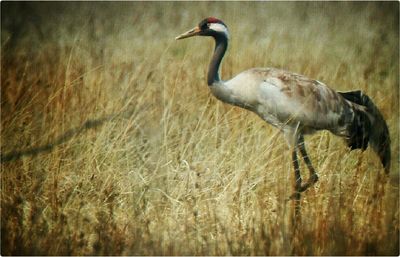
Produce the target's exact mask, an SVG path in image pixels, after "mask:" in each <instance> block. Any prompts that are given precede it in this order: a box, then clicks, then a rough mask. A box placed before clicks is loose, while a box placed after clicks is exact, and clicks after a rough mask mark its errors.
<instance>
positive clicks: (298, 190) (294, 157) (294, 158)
mask: <svg viewBox="0 0 400 257" xmlns="http://www.w3.org/2000/svg"><path fill="white" fill-rule="evenodd" d="M296 148H297V147H293V150H292V161H293V168H294V179H295V181H294V193H293V194H292V196H291V197H290V199H293V200H300V193H301V192H302V190H301V189H302V186H301V175H300V167H299V160H298V159H297V153H296Z"/></svg>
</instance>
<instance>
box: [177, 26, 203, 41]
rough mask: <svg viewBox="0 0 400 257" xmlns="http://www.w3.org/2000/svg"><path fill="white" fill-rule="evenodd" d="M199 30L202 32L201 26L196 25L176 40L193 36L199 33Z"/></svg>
mask: <svg viewBox="0 0 400 257" xmlns="http://www.w3.org/2000/svg"><path fill="white" fill-rule="evenodd" d="M199 32H200V28H199V27H195V28H193V29H191V30H189V31H187V32H185V33H183V34H181V35H179V36H177V37H176V38H175V40H179V39H184V38H188V37H193V36H196V35H198V34H199Z"/></svg>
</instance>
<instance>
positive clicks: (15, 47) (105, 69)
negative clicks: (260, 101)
mask: <svg viewBox="0 0 400 257" xmlns="http://www.w3.org/2000/svg"><path fill="white" fill-rule="evenodd" d="M1 7H2V8H1V12H2V23H1V25H2V31H1V45H2V55H1V57H2V60H1V70H2V71H1V139H2V140H1V152H2V163H1V253H2V254H3V255H374V254H379V255H398V254H399V211H398V210H399V180H398V178H399V163H398V161H399V159H398V156H399V147H398V146H399V140H398V139H399V138H398V136H399V130H398V129H399V128H398V124H399V101H398V99H399V88H398V85H399V77H398V71H399V58H398V57H399V50H398V44H399V25H398V24H399V11H398V7H399V5H398V3H397V2H385V3H364V2H363V3H361V2H359V3H345V2H328V3H318V2H310V3H295V2H251V3H241V2H233V3H232V2H221V3H215V2H213V3H209V2H195V3H190V2H120V3H107V2H96V3H95V2H92V3H46V2H37V3H29V2H28V3H12V2H2V3H1ZM207 16H217V17H220V18H221V19H223V20H224V21H225V22H226V24H228V26H229V28H230V32H231V35H232V40H231V43H230V49H229V50H228V54H227V56H226V57H225V59H224V63H223V67H222V74H223V78H229V77H231V76H233V75H234V74H236V73H238V72H240V71H243V70H245V69H248V68H251V67H278V68H284V69H287V70H291V71H294V72H297V73H302V74H305V75H307V76H309V77H312V78H316V79H318V80H321V81H324V82H325V83H327V84H328V85H330V86H331V87H332V88H335V89H336V90H355V89H361V90H363V91H364V92H365V93H366V94H367V95H369V96H370V97H371V98H372V99H373V101H374V102H375V103H376V104H377V106H378V107H379V108H380V110H381V111H382V113H383V115H384V117H385V119H386V120H387V122H388V125H389V129H390V133H391V138H392V156H393V161H392V171H391V174H390V175H389V176H384V174H383V170H382V169H381V166H380V163H379V160H378V158H377V157H376V156H375V155H374V154H373V152H372V151H371V150H370V149H368V150H366V151H365V152H361V151H359V150H357V151H352V152H350V151H349V149H348V148H347V147H346V146H345V144H344V143H343V142H342V140H341V139H339V138H337V137H335V136H333V135H331V134H329V133H328V132H320V133H317V134H315V135H313V136H310V137H307V138H306V143H307V147H308V150H309V154H310V156H311V159H312V161H313V163H314V166H315V167H316V169H317V171H318V173H319V175H320V180H319V182H318V183H317V184H316V186H315V187H313V188H312V189H310V190H308V191H307V192H305V193H304V194H303V198H302V200H301V209H300V211H301V214H300V216H299V218H298V220H296V221H293V206H292V203H290V202H286V201H285V200H286V198H287V197H288V196H289V195H290V194H291V193H292V179H293V178H292V177H293V174H292V166H291V158H290V154H289V151H288V149H287V146H286V143H285V142H284V140H283V138H282V136H281V135H280V134H279V132H278V131H277V130H276V129H274V128H272V127H271V126H269V125H267V124H266V123H264V122H263V121H262V120H260V119H259V118H258V117H257V116H256V115H253V114H251V113H249V112H247V111H245V110H241V109H239V108H236V107H231V106H228V105H225V104H223V103H220V102H219V101H217V100H216V99H215V98H214V97H213V96H212V95H210V93H209V91H208V89H207V86H206V83H205V77H206V70H207V69H206V67H207V65H208V61H209V58H210V55H211V51H212V49H213V43H212V41H211V40H210V39H205V38H197V39H190V40H189V39H188V40H185V41H182V42H175V41H174V37H175V36H176V35H178V34H179V33H181V32H183V31H185V30H186V29H189V28H191V27H192V26H194V25H195V24H196V23H197V22H198V21H200V20H201V19H202V18H204V17H207ZM302 168H303V170H305V171H306V169H305V168H306V167H305V166H304V165H303V164H302ZM304 173H305V174H304V176H306V175H307V174H306V172H304Z"/></svg>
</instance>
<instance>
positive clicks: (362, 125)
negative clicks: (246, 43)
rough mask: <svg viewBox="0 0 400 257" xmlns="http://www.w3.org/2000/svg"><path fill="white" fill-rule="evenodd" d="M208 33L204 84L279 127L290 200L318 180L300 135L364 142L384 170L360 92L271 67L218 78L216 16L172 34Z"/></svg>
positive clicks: (220, 42)
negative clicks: (324, 133)
mask: <svg viewBox="0 0 400 257" xmlns="http://www.w3.org/2000/svg"><path fill="white" fill-rule="evenodd" d="M191 36H211V37H213V38H214V40H215V50H214V55H213V58H212V59H211V63H210V66H209V70H208V76H207V84H208V85H209V88H210V90H211V92H212V93H213V95H214V96H215V97H216V98H218V99H219V100H221V101H223V102H225V103H228V104H232V105H235V106H239V107H241V108H244V109H247V110H249V111H252V112H254V113H256V114H257V115H258V116H259V117H260V118H261V119H263V120H265V121H266V122H268V123H269V124H271V125H273V126H275V127H277V128H279V129H281V130H282V131H283V133H284V135H285V137H286V139H287V141H288V143H289V145H290V146H291V148H292V159H293V166H294V171H295V181H296V183H295V193H294V195H293V197H294V198H295V199H299V198H300V192H302V191H304V190H306V189H307V188H308V187H309V186H310V185H312V184H314V183H315V182H316V181H317V180H318V176H317V174H316V172H315V170H314V168H313V166H312V164H311V161H310V159H309V158H308V155H307V151H306V149H305V145H304V136H303V135H305V134H312V133H314V132H316V131H318V130H329V131H330V132H332V133H333V134H335V135H337V136H340V137H343V138H344V139H345V141H346V142H347V144H348V146H349V147H350V148H351V149H352V150H353V149H358V148H360V149H362V150H365V149H366V148H367V146H368V143H370V144H371V146H372V149H373V150H374V151H375V152H376V153H377V154H378V156H379V157H380V159H381V162H382V165H383V167H384V169H385V171H386V173H388V172H389V170H390V138H389V131H388V128H387V125H386V122H385V120H384V118H383V116H382V114H381V113H380V112H379V110H378V108H377V107H376V106H375V104H374V103H373V102H372V100H371V99H370V98H369V97H368V96H366V95H365V94H363V93H362V92H361V91H352V92H336V91H334V90H333V89H331V88H329V87H328V86H326V85H325V84H323V83H322V82H319V81H317V80H313V79H309V78H307V77H305V76H303V75H299V74H296V73H292V72H288V71H285V70H280V69H275V68H253V69H250V70H247V71H244V72H242V73H240V74H238V75H236V76H235V77H234V78H232V79H230V80H228V81H222V80H221V79H220V76H219V68H220V64H221V61H222V58H223V56H224V54H225V52H226V49H227V47H228V41H229V32H228V29H227V27H226V25H225V24H224V23H223V22H222V21H221V20H219V19H216V18H213V17H210V18H206V19H204V20H203V21H201V22H200V23H199V25H198V26H196V27H195V28H194V29H192V30H189V31H188V32H186V33H183V34H182V35H180V36H178V37H177V38H176V39H183V38H187V37H191ZM297 150H299V151H300V154H301V155H302V156H303V160H304V161H305V163H306V165H307V167H308V169H309V171H310V177H309V179H308V181H307V182H306V183H304V184H303V183H302V182H301V176H300V171H299V163H298V159H297V152H296V151H297Z"/></svg>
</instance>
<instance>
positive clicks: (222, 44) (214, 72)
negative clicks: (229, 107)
mask: <svg viewBox="0 0 400 257" xmlns="http://www.w3.org/2000/svg"><path fill="white" fill-rule="evenodd" d="M213 37H214V39H215V49H214V55H213V57H212V59H211V62H210V66H209V68H208V76H207V84H208V85H209V86H211V85H212V84H213V83H214V82H218V81H220V77H219V66H220V64H221V61H222V58H223V57H224V54H225V51H226V49H227V48H228V38H227V37H226V36H225V35H219V34H217V35H213Z"/></svg>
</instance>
